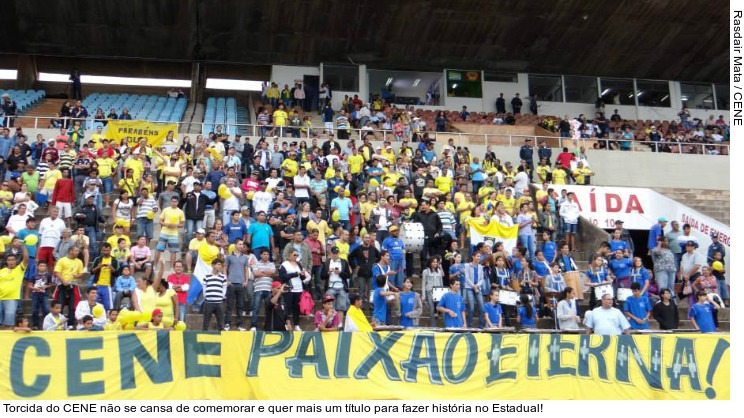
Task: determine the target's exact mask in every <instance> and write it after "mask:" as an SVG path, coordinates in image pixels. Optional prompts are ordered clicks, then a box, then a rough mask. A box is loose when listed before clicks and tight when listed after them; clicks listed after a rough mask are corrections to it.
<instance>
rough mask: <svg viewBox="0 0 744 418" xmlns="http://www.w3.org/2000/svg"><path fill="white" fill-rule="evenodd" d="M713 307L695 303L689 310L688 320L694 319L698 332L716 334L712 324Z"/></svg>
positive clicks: (714, 325) (713, 323)
mask: <svg viewBox="0 0 744 418" xmlns="http://www.w3.org/2000/svg"><path fill="white" fill-rule="evenodd" d="M714 310H715V309H714V308H713V305H711V304H710V303H696V304H694V305H692V307H691V308H690V319H694V320H695V322H696V323H697V326H698V328H700V332H703V333H706V332H716V324H715V322H713V311H714Z"/></svg>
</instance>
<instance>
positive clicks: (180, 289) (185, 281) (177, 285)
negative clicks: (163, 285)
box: [166, 260, 191, 321]
mask: <svg viewBox="0 0 744 418" xmlns="http://www.w3.org/2000/svg"><path fill="white" fill-rule="evenodd" d="M173 270H174V272H173V274H171V275H170V276H168V278H167V279H166V280H168V283H170V286H171V289H173V290H175V291H176V296H178V316H179V317H180V318H178V320H179V321H185V320H186V296H187V295H188V292H189V285H190V284H191V276H189V275H188V274H185V273H184V272H183V262H182V261H181V260H176V262H175V263H174V264H173Z"/></svg>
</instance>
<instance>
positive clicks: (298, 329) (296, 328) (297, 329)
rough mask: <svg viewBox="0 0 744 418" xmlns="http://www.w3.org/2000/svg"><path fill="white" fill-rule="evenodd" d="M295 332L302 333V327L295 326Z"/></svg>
mask: <svg viewBox="0 0 744 418" xmlns="http://www.w3.org/2000/svg"><path fill="white" fill-rule="evenodd" d="M294 330H295V331H302V329H300V326H299V325H295V328H294Z"/></svg>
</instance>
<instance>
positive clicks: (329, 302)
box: [315, 294, 343, 332]
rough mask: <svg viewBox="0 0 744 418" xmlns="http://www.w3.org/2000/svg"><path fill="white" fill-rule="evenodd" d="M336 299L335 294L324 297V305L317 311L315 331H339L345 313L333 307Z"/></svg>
mask: <svg viewBox="0 0 744 418" xmlns="http://www.w3.org/2000/svg"><path fill="white" fill-rule="evenodd" d="M334 301H335V299H334V298H333V295H330V294H329V295H325V296H324V297H323V307H322V309H319V310H317V311H315V331H319V332H329V331H338V328H339V327H340V326H341V323H342V317H343V313H341V312H338V311H337V310H335V309H333V305H334Z"/></svg>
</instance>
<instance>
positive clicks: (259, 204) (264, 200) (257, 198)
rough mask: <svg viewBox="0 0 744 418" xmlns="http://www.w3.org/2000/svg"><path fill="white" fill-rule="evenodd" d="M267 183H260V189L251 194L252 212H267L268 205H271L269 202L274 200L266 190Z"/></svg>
mask: <svg viewBox="0 0 744 418" xmlns="http://www.w3.org/2000/svg"><path fill="white" fill-rule="evenodd" d="M266 186H267V183H266V182H265V181H264V182H262V183H261V191H258V192H256V193H254V194H253V214H254V216H255V214H257V213H258V212H264V213H268V212H269V206H270V205H271V202H272V201H273V200H274V196H273V195H272V194H271V193H269V192H267V191H266Z"/></svg>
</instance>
